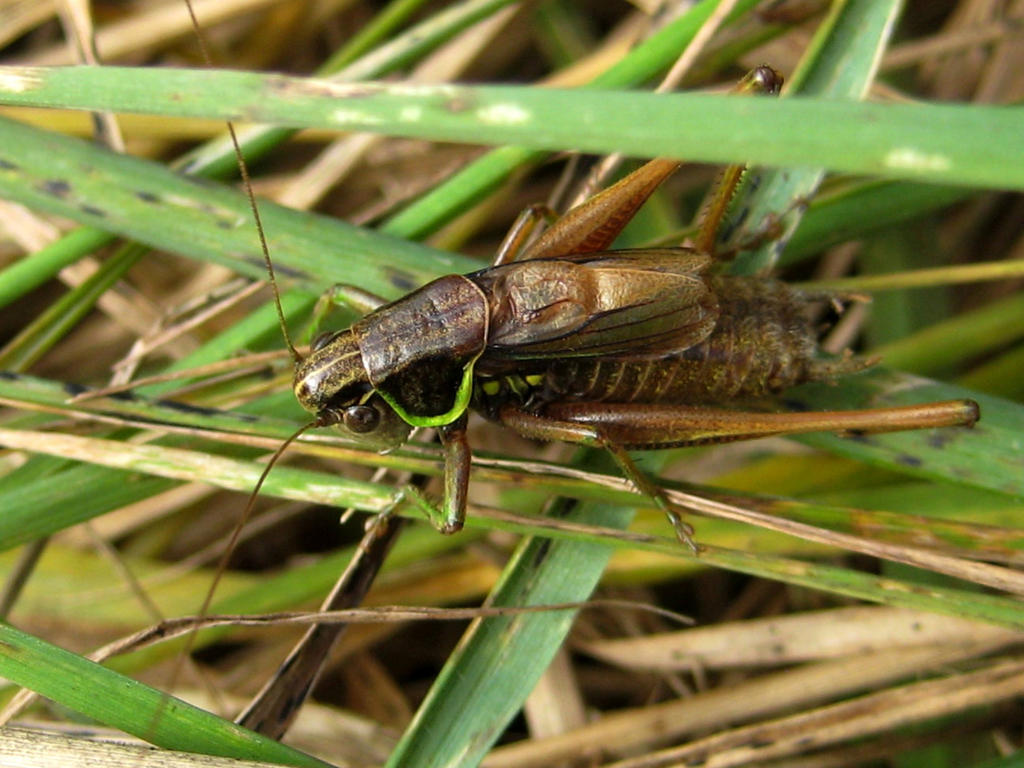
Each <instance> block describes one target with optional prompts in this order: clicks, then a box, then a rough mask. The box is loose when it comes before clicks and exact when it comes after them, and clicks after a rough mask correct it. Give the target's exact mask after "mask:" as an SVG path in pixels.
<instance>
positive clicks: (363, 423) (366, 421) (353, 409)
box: [344, 405, 380, 434]
mask: <svg viewBox="0 0 1024 768" xmlns="http://www.w3.org/2000/svg"><path fill="white" fill-rule="evenodd" d="M344 421H345V426H346V427H347V428H348V429H349V430H350V431H351V432H355V433H356V434H365V433H367V432H372V431H373V430H375V429H376V428H377V425H378V424H380V412H378V411H377V409H376V408H374V407H373V406H372V405H353V406H349V407H348V408H346V409H345V416H344Z"/></svg>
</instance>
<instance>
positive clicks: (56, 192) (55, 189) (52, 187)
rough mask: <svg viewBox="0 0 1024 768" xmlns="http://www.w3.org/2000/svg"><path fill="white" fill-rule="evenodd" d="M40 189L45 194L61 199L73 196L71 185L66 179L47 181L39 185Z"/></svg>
mask: <svg viewBox="0 0 1024 768" xmlns="http://www.w3.org/2000/svg"><path fill="white" fill-rule="evenodd" d="M39 189H40V191H41V192H43V194H46V195H50V196H51V197H59V198H61V199H63V198H66V197H67V196H68V195H69V194H71V185H70V184H69V183H68V182H66V181H64V179H47V180H46V181H44V182H43V183H42V184H40V185H39Z"/></svg>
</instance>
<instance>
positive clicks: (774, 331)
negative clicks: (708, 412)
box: [538, 277, 863, 405]
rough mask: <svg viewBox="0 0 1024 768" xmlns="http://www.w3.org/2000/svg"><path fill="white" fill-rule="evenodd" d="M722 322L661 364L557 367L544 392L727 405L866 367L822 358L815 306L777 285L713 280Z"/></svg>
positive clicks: (585, 362) (584, 362)
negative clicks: (814, 323)
mask: <svg viewBox="0 0 1024 768" xmlns="http://www.w3.org/2000/svg"><path fill="white" fill-rule="evenodd" d="M709 281H710V287H711V288H712V290H713V291H714V293H715V294H716V296H717V297H718V301H719V312H720V314H719V318H718V322H717V323H716V325H715V328H714V330H713V331H712V332H711V334H710V335H709V336H708V337H707V338H706V339H704V340H703V341H702V342H700V343H698V344H695V345H693V346H691V347H689V348H686V349H682V350H680V351H678V352H673V353H670V354H669V355H667V356H665V357H661V358H656V359H637V360H607V359H606V360H596V359H586V358H583V359H577V360H566V361H560V362H557V363H553V364H551V365H550V367H549V368H548V370H547V372H546V374H545V376H544V386H543V389H542V391H541V392H538V394H539V395H540V396H541V398H542V399H544V400H546V401H548V402H554V401H558V400H563V401H564V400H579V401H591V402H598V401H603V402H616V403H680V404H687V405H689V404H697V405H699V404H721V403H723V402H728V401H730V400H744V399H755V398H758V397H763V396H765V395H769V394H773V393H776V392H779V391H781V390H783V389H786V388H788V387H791V386H795V385H797V384H801V383H804V382H807V381H816V380H820V379H825V378H830V377H832V376H834V375H838V374H840V373H844V372H847V371H850V370H857V369H859V368H861V367H863V363H862V362H860V361H857V360H838V361H827V360H818V359H816V354H817V351H818V345H817V338H816V334H815V332H814V328H813V327H812V323H811V321H810V319H809V318H808V313H807V307H808V304H809V303H810V301H809V300H808V299H807V298H806V297H804V296H803V295H801V294H800V293H799V292H798V291H796V290H794V289H792V288H790V287H788V286H787V285H785V284H784V283H780V282H777V281H774V280H766V279H758V278H744V277H713V278H709Z"/></svg>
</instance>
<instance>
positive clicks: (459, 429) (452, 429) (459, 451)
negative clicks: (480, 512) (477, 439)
mask: <svg viewBox="0 0 1024 768" xmlns="http://www.w3.org/2000/svg"><path fill="white" fill-rule="evenodd" d="M466 421H467V417H466V414H465V413H463V414H462V415H461V416H460V417H459V418H458V419H456V420H455V421H453V422H452V423H451V424H445V425H444V426H443V427H439V428H438V433H439V434H440V436H441V446H442V447H443V448H444V501H443V502H442V506H441V512H442V513H443V516H442V518H441V520H440V521H435V523H434V524H435V525H436V526H437V529H438V530H439V531H441V533H457V532H458V531H461V530H462V525H463V523H464V522H465V521H466V495H467V492H468V490H469V466H470V458H471V456H470V450H469V440H468V439H466Z"/></svg>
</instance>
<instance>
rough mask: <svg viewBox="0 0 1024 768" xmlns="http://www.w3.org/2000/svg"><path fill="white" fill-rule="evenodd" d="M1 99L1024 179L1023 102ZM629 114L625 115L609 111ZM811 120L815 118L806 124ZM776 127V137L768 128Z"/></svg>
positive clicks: (109, 87)
mask: <svg viewBox="0 0 1024 768" xmlns="http://www.w3.org/2000/svg"><path fill="white" fill-rule="evenodd" d="M0 76H2V77H0V84H4V83H6V85H7V87H6V88H5V89H3V90H0V103H7V104H12V105H22V106H49V107H63V108H78V109H98V108H100V106H101V105H106V108H108V109H111V108H112V109H115V110H118V111H125V112H139V111H142V112H146V113H150V114H173V115H177V116H194V117H205V118H221V119H225V120H236V121H249V122H273V123H278V124H282V125H291V126H293V127H318V128H328V129H332V130H338V131H349V130H361V131H370V132H374V133H384V134H387V135H395V136H410V137H417V138H425V139H435V140H441V141H465V142H473V143H484V144H516V145H520V146H525V147H532V148H535V149H546V150H556V149H560V148H565V147H571V148H573V149H577V150H580V151H584V152H595V153H608V152H624V153H626V154H630V155H635V156H651V155H665V156H669V157H678V158H684V159H687V160H696V161H703V162H711V163H726V162H744V163H757V164H762V165H781V166H786V165H788V166H794V165H795V166H808V165H813V166H817V167H820V168H828V169H832V170H838V171H846V172H850V173H867V174H877V175H882V176H891V177H894V178H910V179H923V180H928V181H933V182H937V183H959V184H970V185H976V186H991V187H995V188H998V189H1024V160H1021V159H1020V158H1022V157H1024V137H1022V135H1021V131H1020V130H1019V128H1020V122H1021V112H1020V110H1019V109H1017V108H1007V107H985V106H976V105H972V106H966V105H955V104H870V103H859V102H853V101H842V100H836V99H835V98H834V97H828V98H826V97H820V98H810V97H807V98H791V99H745V98H738V97H731V96H727V95H717V94H701V93H676V94H651V93H627V92H620V91H595V90H576V91H566V90H557V89H538V88H529V87H513V86H480V87H470V86H453V85H438V86H429V85H424V86H419V85H417V86H409V85H402V84H386V83H377V84H370V83H356V84H350V83H331V82H326V81H316V80H308V79H305V80H304V79H302V78H291V77H285V76H282V75H260V74H253V73H248V72H230V71H213V70H171V71H155V70H146V69H142V70H135V69H125V68H117V67H82V68H77V67H71V68H62V69H27V68H25V69H10V68H8V69H7V70H0ZM612 114H627V115H630V116H631V121H630V124H629V125H628V127H626V128H625V129H624V127H623V126H622V125H621V124H620V123H619V121H615V120H608V119H607V116H608V115H612ZM808 125H813V126H815V130H813V131H808V130H806V127H807V126H808ZM765 135H771V136H774V137H776V139H777V140H776V141H771V142H765V141H763V137H764V136H765Z"/></svg>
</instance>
